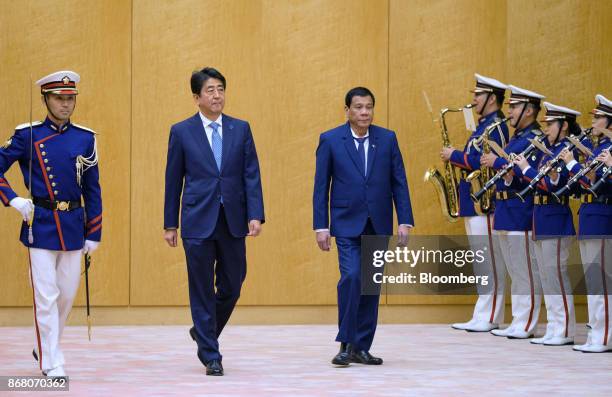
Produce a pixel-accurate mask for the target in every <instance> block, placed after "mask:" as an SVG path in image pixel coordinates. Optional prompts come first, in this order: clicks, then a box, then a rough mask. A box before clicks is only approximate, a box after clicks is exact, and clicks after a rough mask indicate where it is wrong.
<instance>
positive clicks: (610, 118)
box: [606, 117, 612, 130]
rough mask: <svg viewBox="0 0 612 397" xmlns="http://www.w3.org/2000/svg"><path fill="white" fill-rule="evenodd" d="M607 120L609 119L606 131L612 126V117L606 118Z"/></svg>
mask: <svg viewBox="0 0 612 397" xmlns="http://www.w3.org/2000/svg"><path fill="white" fill-rule="evenodd" d="M606 119H608V124H607V125H606V130H607V129H609V128H610V126H611V125H612V117H606Z"/></svg>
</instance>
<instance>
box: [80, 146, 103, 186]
mask: <svg viewBox="0 0 612 397" xmlns="http://www.w3.org/2000/svg"><path fill="white" fill-rule="evenodd" d="M93 138H94V148H93V152H92V153H91V154H90V155H89V157H85V156H82V155H78V156H77V158H76V170H77V183H78V184H79V186H81V178H82V176H83V173H84V172H85V171H87V170H88V169H90V168H91V167H94V166H95V165H97V164H98V141H97V139H96V137H95V136H94V137H93Z"/></svg>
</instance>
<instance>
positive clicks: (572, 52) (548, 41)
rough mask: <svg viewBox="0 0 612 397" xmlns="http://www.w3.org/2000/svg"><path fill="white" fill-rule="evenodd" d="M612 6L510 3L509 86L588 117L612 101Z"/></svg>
mask: <svg viewBox="0 0 612 397" xmlns="http://www.w3.org/2000/svg"><path fill="white" fill-rule="evenodd" d="M610 4H611V3H610V2H606V1H580V0H565V1H553V0H545V1H543V0H540V1H538V2H537V3H536V5H537V6H536V7H534V5H533V2H531V1H527V0H518V1H511V2H508V27H509V28H508V60H507V63H506V74H507V76H508V81H509V82H510V83H512V84H514V85H517V86H519V87H523V88H526V89H530V90H533V91H536V92H538V93H540V94H542V95H545V96H546V100H547V101H550V102H552V103H555V104H558V105H562V106H567V107H570V108H573V109H576V110H578V111H580V112H582V114H583V116H582V117H580V118H578V122H579V123H580V124H581V126H582V127H588V126H590V125H591V116H590V115H589V114H588V112H589V111H590V110H591V109H593V107H594V106H595V94H597V93H602V94H604V95H606V96H607V97H608V98H609V97H611V96H612V73H610V65H611V64H612V27H611V26H610V19H611V18H612V7H610Z"/></svg>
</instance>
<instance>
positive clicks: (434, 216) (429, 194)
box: [387, 0, 506, 304]
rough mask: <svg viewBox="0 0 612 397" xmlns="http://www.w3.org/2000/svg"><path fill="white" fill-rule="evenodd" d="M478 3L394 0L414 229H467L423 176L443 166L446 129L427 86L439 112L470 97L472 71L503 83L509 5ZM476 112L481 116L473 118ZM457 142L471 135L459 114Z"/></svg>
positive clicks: (451, 121) (393, 95) (392, 54)
mask: <svg viewBox="0 0 612 397" xmlns="http://www.w3.org/2000/svg"><path fill="white" fill-rule="evenodd" d="M494 3H495V4H496V6H491V4H490V2H483V1H478V0H460V1H454V0H438V1H425V0H423V1H402V0H392V1H391V3H390V21H389V25H390V29H389V31H390V34H389V127H390V128H391V129H394V130H397V131H398V134H399V140H400V146H401V149H402V152H403V153H404V161H405V163H406V169H407V176H408V181H409V184H410V189H411V190H410V194H411V200H412V207H413V211H414V214H415V223H416V227H415V228H414V230H413V233H415V234H451V233H465V227H464V224H463V221H462V220H460V221H458V222H456V223H454V224H451V223H449V222H447V221H446V220H445V219H444V218H443V216H442V213H441V210H440V206H439V204H438V202H437V199H436V197H435V193H434V189H433V187H432V186H431V184H430V183H425V182H424V181H423V174H424V173H425V170H426V169H427V168H428V167H429V166H430V165H435V166H436V167H438V169H440V170H442V162H441V161H440V156H439V152H440V149H441V147H442V137H441V133H440V128H439V127H437V125H436V126H435V127H434V126H433V124H432V120H431V116H430V114H429V112H428V109H427V106H426V104H425V101H424V99H423V94H422V92H423V91H425V92H426V93H427V95H428V97H429V99H430V102H431V105H432V107H433V110H434V114H435V117H436V118H438V114H437V113H438V112H439V110H440V109H441V108H444V107H461V106H463V105H465V104H467V103H470V102H471V101H472V94H471V93H470V92H469V90H470V89H472V88H473V87H474V72H478V73H481V74H483V75H486V76H491V77H496V78H497V79H499V80H501V81H504V77H505V76H504V62H505V38H506V12H505V2H501V1H499V2H494ZM475 117H477V116H476V115H475ZM446 120H447V123H448V126H449V133H450V139H451V143H452V144H453V145H454V146H455V147H457V148H461V149H463V146H464V145H465V141H466V140H467V137H468V136H469V133H468V132H467V131H466V129H465V124H464V123H463V116H462V115H461V113H454V114H451V115H450V116H447V118H446ZM470 299H471V298H470V297H461V298H454V297H435V296H393V295H390V296H388V297H387V302H388V303H390V304H396V303H411V304H412V303H422V304H430V303H450V302H469V301H470Z"/></svg>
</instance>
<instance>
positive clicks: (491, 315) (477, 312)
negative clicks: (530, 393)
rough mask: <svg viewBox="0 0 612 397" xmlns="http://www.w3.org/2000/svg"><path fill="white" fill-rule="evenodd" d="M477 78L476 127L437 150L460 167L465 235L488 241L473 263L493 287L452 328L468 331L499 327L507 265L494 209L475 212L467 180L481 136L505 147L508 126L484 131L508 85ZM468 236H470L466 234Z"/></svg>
mask: <svg viewBox="0 0 612 397" xmlns="http://www.w3.org/2000/svg"><path fill="white" fill-rule="evenodd" d="M474 76H475V77H476V87H475V88H474V90H472V93H473V94H474V98H473V99H472V105H473V108H474V109H475V110H476V113H478V115H479V116H480V119H479V120H478V126H477V127H476V130H475V131H474V132H473V133H472V135H471V136H470V137H469V138H468V141H467V143H466V145H465V148H464V149H463V150H457V149H455V148H453V147H445V148H443V149H442V151H441V152H440V157H441V158H442V160H444V161H450V162H451V163H453V164H454V165H455V166H457V167H459V168H460V169H461V180H460V182H459V186H458V197H459V216H460V217H463V218H464V221H465V230H466V234H467V235H468V236H477V237H475V238H476V240H480V239H483V241H485V239H486V241H487V242H488V249H487V250H486V252H488V253H489V255H488V257H487V260H486V261H484V262H483V263H482V264H481V265H480V267H479V268H477V267H476V263H475V264H474V266H475V268H474V271H475V273H477V274H479V275H483V276H485V275H486V276H487V277H488V279H489V280H493V283H492V284H493V288H492V290H490V288H489V287H487V288H488V290H487V291H479V295H478V300H477V301H476V305H475V306H474V313H473V314H472V319H471V320H470V321H468V322H466V323H456V324H453V325H452V327H453V328H455V329H460V330H466V331H471V332H488V331H491V330H492V329H495V328H498V327H499V324H501V323H503V321H504V281H505V277H506V268H505V265H504V263H503V261H502V258H501V254H500V251H499V248H498V247H497V244H496V239H493V237H492V231H493V230H492V228H493V209H491V210H490V211H489V213H487V214H478V213H477V212H476V209H475V208H474V203H473V202H472V200H471V198H470V186H471V184H470V182H468V181H466V178H467V176H468V175H469V174H470V172H472V171H475V170H479V169H480V157H481V155H482V154H483V145H482V142H483V139H490V140H493V141H495V142H497V144H498V145H499V146H500V147H504V146H506V143H507V142H508V127H507V126H506V124H505V123H501V124H498V126H497V127H494V128H493V129H492V130H491V131H490V132H489V133H488V134H489V136H488V137H487V138H484V137H483V133H484V132H485V130H487V129H488V128H489V127H490V126H491V125H492V124H494V123H499V122H500V121H501V120H502V119H503V118H504V117H505V116H504V114H503V113H502V111H501V107H502V105H503V103H504V94H505V91H506V88H507V86H506V85H505V84H503V83H501V82H499V81H497V80H495V79H492V78H489V77H485V76H481V75H479V74H478V73H476V74H474ZM468 238H469V237H468ZM475 244H476V245H482V242H481V241H473V242H472V245H475Z"/></svg>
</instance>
